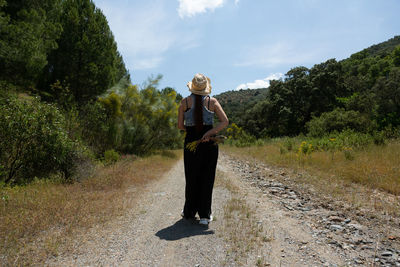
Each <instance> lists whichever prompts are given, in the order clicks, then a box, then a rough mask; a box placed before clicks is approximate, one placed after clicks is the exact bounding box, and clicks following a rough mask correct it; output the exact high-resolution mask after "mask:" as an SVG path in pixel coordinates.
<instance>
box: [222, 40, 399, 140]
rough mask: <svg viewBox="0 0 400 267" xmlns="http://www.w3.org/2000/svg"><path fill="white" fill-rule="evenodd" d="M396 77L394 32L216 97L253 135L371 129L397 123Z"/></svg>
mask: <svg viewBox="0 0 400 267" xmlns="http://www.w3.org/2000/svg"><path fill="white" fill-rule="evenodd" d="M399 76H400V36H395V37H393V38H391V39H389V40H387V41H385V42H382V43H379V44H376V45H372V46H370V47H368V48H366V49H363V50H361V51H360V52H357V53H354V54H352V55H351V56H350V57H349V58H347V59H344V60H341V61H336V59H329V60H327V61H325V62H322V63H319V64H315V65H314V66H313V67H311V68H306V67H302V66H298V67H293V68H292V69H290V70H289V71H288V72H287V73H286V75H285V77H284V79H283V80H280V81H277V82H275V83H273V84H271V86H270V87H269V88H264V89H256V90H251V89H248V90H240V91H228V92H225V93H222V94H219V95H217V96H216V98H217V99H218V100H219V101H220V103H221V105H222V107H223V108H224V110H225V111H226V113H227V115H228V117H229V119H230V121H231V122H234V123H236V124H238V125H239V126H241V127H243V128H244V129H245V130H246V131H247V132H249V133H250V134H252V135H255V136H256V137H260V136H261V135H268V136H287V135H289V136H295V135H298V134H300V133H303V134H307V133H310V131H311V130H312V129H311V128H314V130H317V131H314V134H323V133H329V132H331V131H335V130H336V131H342V130H344V129H348V128H349V129H352V130H355V131H361V132H373V131H377V130H382V129H384V128H386V127H394V128H395V127H398V126H399V127H400V119H399V117H400V102H399V101H398V100H397V97H395V96H396V95H397V94H398V93H399V85H400V78H399ZM392 98H393V99H394V100H393V101H390V102H388V101H387V99H392ZM371 107H373V109H371ZM338 114H342V115H343V116H342V115H341V116H342V117H340V116H339V117H340V118H339V117H338V116H337V115H338ZM322 115H323V117H322V118H320V116H322ZM328 118H329V119H328ZM360 122H362V123H361V124H363V126H362V125H360ZM316 128H318V129H316Z"/></svg>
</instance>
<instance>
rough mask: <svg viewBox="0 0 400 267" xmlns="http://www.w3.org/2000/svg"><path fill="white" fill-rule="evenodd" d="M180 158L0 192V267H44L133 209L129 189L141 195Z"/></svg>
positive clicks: (129, 162) (130, 163)
mask: <svg viewBox="0 0 400 267" xmlns="http://www.w3.org/2000/svg"><path fill="white" fill-rule="evenodd" d="M171 155H175V156H174V157H172V156H171ZM177 158H178V157H177V153H176V152H173V153H171V152H170V153H168V155H167V156H165V155H164V156H160V155H158V156H151V157H148V158H139V159H135V160H133V158H131V157H130V158H129V157H128V158H125V159H122V160H120V161H119V162H117V163H116V164H114V165H111V166H106V167H100V168H99V169H98V170H97V172H96V174H95V175H94V176H93V177H92V178H88V179H85V180H83V181H81V182H77V183H74V184H62V183H56V182H54V181H50V180H37V181H35V182H33V183H31V184H29V185H27V186H16V187H2V188H0V211H1V212H0V221H1V224H0V242H1V247H0V265H3V266H8V265H40V264H42V263H43V262H44V261H45V260H46V258H47V257H48V256H51V255H57V253H58V252H59V247H60V246H62V245H64V244H65V243H66V242H68V239H69V238H72V237H73V236H75V235H77V234H78V233H82V232H84V231H85V229H88V228H90V227H92V226H94V225H97V224H101V223H104V222H107V221H109V220H111V219H112V218H114V217H116V216H119V215H122V214H123V213H124V211H125V210H126V209H128V208H132V207H134V205H135V196H134V195H132V194H133V193H129V194H127V193H126V190H127V189H128V188H132V187H134V188H137V189H138V190H140V187H141V186H143V185H144V184H146V183H148V182H149V181H151V180H154V179H156V178H158V177H160V176H162V174H163V173H165V172H166V171H167V170H168V169H169V168H170V167H171V166H172V165H173V163H174V162H175V161H176V160H177ZM136 191H137V190H136Z"/></svg>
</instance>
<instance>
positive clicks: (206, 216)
mask: <svg viewBox="0 0 400 267" xmlns="http://www.w3.org/2000/svg"><path fill="white" fill-rule="evenodd" d="M188 87H189V90H190V91H191V92H192V94H191V95H190V96H188V97H186V98H184V99H182V102H181V105H180V107H179V113H178V128H179V129H181V130H185V131H186V137H185V142H184V166H185V178H186V187H185V206H184V209H183V212H182V216H183V217H184V218H188V219H189V218H195V215H196V213H198V214H199V216H200V223H201V224H208V223H209V222H210V221H211V220H212V216H211V200H212V189H213V186H214V179H215V170H216V165H217V160H218V145H217V144H216V143H214V142H213V141H211V140H210V137H212V136H214V135H216V134H217V133H218V132H219V131H220V130H222V129H223V128H224V127H226V126H227V125H228V118H227V117H226V115H225V112H224V111H223V109H222V107H221V105H220V104H219V103H218V101H217V100H216V99H215V98H212V97H210V96H209V94H210V93H211V85H210V80H209V78H207V77H205V76H204V75H202V74H196V75H195V77H194V78H193V80H192V82H189V83H188ZM214 114H216V115H217V117H218V119H219V121H220V123H219V124H218V125H217V126H216V127H214V126H213V119H214ZM193 142H195V144H196V147H195V149H190V150H189V149H188V148H187V145H188V144H190V143H193Z"/></svg>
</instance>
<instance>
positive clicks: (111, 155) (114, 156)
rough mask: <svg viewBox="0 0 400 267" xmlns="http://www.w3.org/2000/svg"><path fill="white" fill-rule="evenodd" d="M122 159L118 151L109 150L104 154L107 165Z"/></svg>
mask: <svg viewBox="0 0 400 267" xmlns="http://www.w3.org/2000/svg"><path fill="white" fill-rule="evenodd" d="M119 159H120V155H119V153H118V152H117V151H115V150H114V149H110V150H107V151H106V152H104V161H105V163H106V164H107V165H108V164H112V163H115V162H117V161H118V160H119Z"/></svg>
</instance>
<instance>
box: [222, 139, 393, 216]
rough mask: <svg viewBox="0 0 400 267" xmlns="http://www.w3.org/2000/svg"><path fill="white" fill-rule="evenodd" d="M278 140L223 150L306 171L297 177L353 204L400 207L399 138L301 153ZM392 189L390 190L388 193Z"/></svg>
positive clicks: (378, 207) (377, 208) (390, 209)
mask: <svg viewBox="0 0 400 267" xmlns="http://www.w3.org/2000/svg"><path fill="white" fill-rule="evenodd" d="M280 147H281V146H280V144H279V143H269V144H266V145H264V146H253V147H246V148H237V147H230V146H224V147H223V149H224V151H226V152H228V153H232V154H234V155H235V156H237V157H243V158H249V157H250V158H255V159H257V160H261V161H262V162H265V163H268V164H272V165H275V166H278V167H285V168H290V169H293V170H295V171H298V172H306V173H308V174H310V176H304V177H303V178H296V179H298V180H296V181H297V182H300V183H311V184H313V185H314V186H315V188H317V189H318V190H319V191H320V192H322V193H326V194H329V195H331V196H334V197H337V198H340V199H342V200H346V201H348V202H350V203H352V204H353V205H356V206H359V207H366V208H371V207H372V208H374V209H376V210H379V209H382V208H383V209H384V210H385V211H387V212H389V213H392V214H395V213H398V212H399V210H400V197H399V196H400V141H398V140H397V141H392V142H390V143H389V144H387V145H385V146H376V145H371V146H369V147H366V148H365V149H362V150H354V151H351V152H350V153H351V155H350V156H351V157H350V159H349V157H348V155H347V157H346V155H345V152H343V151H337V152H335V153H332V152H326V151H325V152H321V151H318V152H312V153H311V154H310V155H300V156H299V154H298V153H296V151H297V147H295V148H294V150H295V151H291V152H285V153H282V150H281V149H280ZM387 193H389V194H387Z"/></svg>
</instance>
